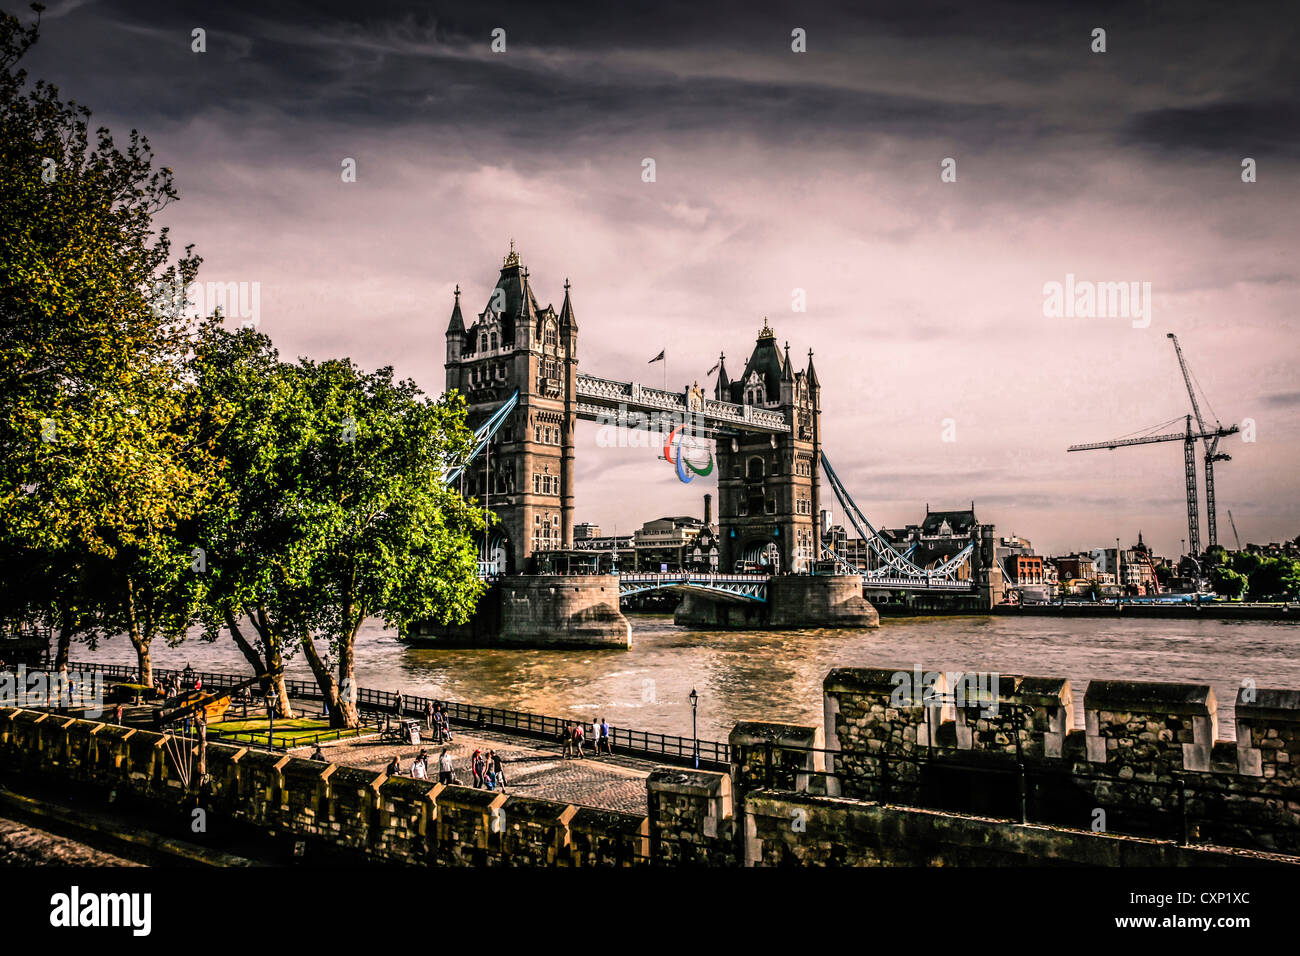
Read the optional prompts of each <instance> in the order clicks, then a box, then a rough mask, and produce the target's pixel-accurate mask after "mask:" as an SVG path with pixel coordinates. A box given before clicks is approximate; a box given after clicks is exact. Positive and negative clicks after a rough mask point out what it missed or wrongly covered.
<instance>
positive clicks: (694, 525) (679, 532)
mask: <svg viewBox="0 0 1300 956" xmlns="http://www.w3.org/2000/svg"><path fill="white" fill-rule="evenodd" d="M707 527H708V526H707V525H705V524H704V522H703V521H701V520H700V519H699V518H696V517H693V516H690V515H677V516H669V517H664V518H656V519H654V520H653V521H647V522H646V523H645V524H643V525H642V526H641V527H640V529H639V530H637V531H636V532H635V533H634V534H633V535H632V546H633V548H635V549H636V566H637V568H638V570H642V571H662V570H668V571H681V570H686V569H688V568H689V567H690V562H691V561H692V560H693V558H694V551H695V544H696V539H698V538H699V537H700V536H701V534H702V532H703V531H704V530H705V529H706V528H707ZM709 530H710V532H711V538H710V539H708V540H709V541H711V543H712V550H713V551H714V554H713V555H712V556H711V557H712V558H713V559H714V561H715V563H714V564H713V565H712V566H713V567H714V568H716V567H717V565H716V559H717V553H716V552H717V531H716V529H709ZM704 553H705V554H707V553H708V552H707V551H706V552H704Z"/></svg>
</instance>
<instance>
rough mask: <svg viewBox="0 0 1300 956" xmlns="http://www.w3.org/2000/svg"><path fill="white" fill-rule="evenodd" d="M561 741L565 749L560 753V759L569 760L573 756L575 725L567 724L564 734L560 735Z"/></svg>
mask: <svg viewBox="0 0 1300 956" xmlns="http://www.w3.org/2000/svg"><path fill="white" fill-rule="evenodd" d="M560 739H561V741H562V742H563V744H564V748H563V749H562V750H561V751H560V759H561V760H567V759H568V758H570V757H572V756H573V725H572V724H565V725H564V732H563V733H561V734H560Z"/></svg>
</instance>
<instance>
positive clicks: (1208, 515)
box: [1166, 332, 1240, 554]
mask: <svg viewBox="0 0 1300 956" xmlns="http://www.w3.org/2000/svg"><path fill="white" fill-rule="evenodd" d="M1166 337H1167V338H1169V339H1170V340H1172V341H1173V343H1174V351H1175V352H1176V353H1177V354H1178V367H1179V368H1180V369H1182V370H1183V383H1184V384H1185V385H1186V386H1187V397H1188V398H1190V399H1191V400H1192V414H1193V415H1195V416H1196V425H1197V427H1198V428H1200V430H1201V436H1202V438H1201V440H1202V441H1203V442H1204V444H1205V531H1206V535H1207V537H1208V538H1209V546H1210V547H1211V548H1213V547H1214V546H1215V545H1217V544H1218V543H1219V530H1218V519H1217V518H1216V517H1215V510H1214V463H1215V462H1216V461H1232V456H1231V455H1225V454H1222V453H1221V452H1220V451H1219V438H1220V437H1222V436H1221V434H1220V433H1221V432H1222V430H1223V426H1222V425H1221V424H1220V423H1219V421H1218V418H1217V417H1216V418H1215V422H1214V428H1215V430H1214V431H1213V432H1211V431H1210V430H1209V429H1207V428H1206V427H1205V419H1204V418H1202V417H1201V406H1200V403H1198V402H1197V401H1196V390H1195V389H1194V388H1192V374H1191V372H1189V371H1188V370H1187V360H1186V359H1185V358H1183V349H1182V346H1180V345H1179V344H1178V336H1176V335H1174V333H1172V332H1169V333H1167V334H1166ZM1207 401H1208V399H1207ZM1210 411H1211V412H1213V411H1214V409H1210ZM1232 430H1233V431H1236V430H1237V429H1236V426H1233V429H1232ZM1225 434H1226V433H1225ZM1191 480H1195V479H1191ZM1197 543H1198V544H1199V541H1198V542H1197ZM1238 547H1240V544H1239V545H1238ZM1192 553H1193V554H1200V549H1199V548H1198V547H1196V545H1195V544H1194V545H1193V546H1192Z"/></svg>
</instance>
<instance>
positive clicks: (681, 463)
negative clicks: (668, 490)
mask: <svg viewBox="0 0 1300 956" xmlns="http://www.w3.org/2000/svg"><path fill="white" fill-rule="evenodd" d="M683 428H685V426H684V425H678V426H677V427H676V428H674V429H673V430H672V431H670V432H669V433H668V438H667V439H666V440H665V441H664V458H665V459H666V460H667V462H668V463H669V464H670V465H672V466H673V467H674V468H675V469H676V470H677V477H678V478H679V479H681V481H682V483H683V484H690V483H691V482H692V481H694V480H695V478H696V477H697V476H699V477H704V476H705V475H709V474H712V473H713V452H712V450H710V448H709V446H708V443H707V441H705V440H704V439H699V438H695V437H694V436H693V435H690V434H688V433H687V432H684V431H683V430H682V429H683Z"/></svg>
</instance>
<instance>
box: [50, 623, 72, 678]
mask: <svg viewBox="0 0 1300 956" xmlns="http://www.w3.org/2000/svg"><path fill="white" fill-rule="evenodd" d="M71 647H72V614H71V613H70V612H69V611H68V610H67V609H66V608H65V609H64V611H63V614H62V615H61V616H60V620H59V644H58V649H57V650H56V651H55V652H54V669H55V670H56V671H57V672H58V673H60V674H66V673H67V672H68V655H69V650H70V648H71Z"/></svg>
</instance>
